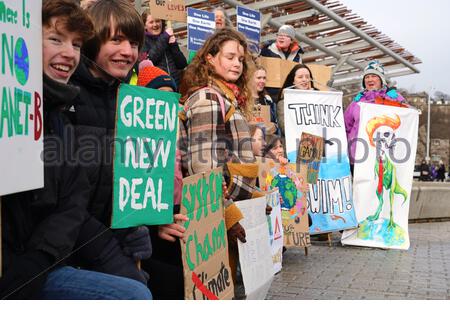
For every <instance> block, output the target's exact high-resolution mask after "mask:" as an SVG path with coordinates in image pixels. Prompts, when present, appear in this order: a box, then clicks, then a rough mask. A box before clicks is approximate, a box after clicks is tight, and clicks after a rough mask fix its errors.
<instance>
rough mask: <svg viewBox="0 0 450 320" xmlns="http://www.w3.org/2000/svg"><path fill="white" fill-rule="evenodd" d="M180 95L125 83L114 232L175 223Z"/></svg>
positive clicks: (121, 91) (118, 140) (120, 103)
mask: <svg viewBox="0 0 450 320" xmlns="http://www.w3.org/2000/svg"><path fill="white" fill-rule="evenodd" d="M178 100H179V94H177V93H172V92H164V91H158V90H153V89H147V88H143V87H136V86H130V85H125V84H123V85H121V86H120V88H119V93H118V99H117V101H118V102H117V112H116V136H115V145H114V148H115V149H114V150H115V152H114V186H113V215H112V223H111V227H112V228H127V227H134V226H140V225H156V224H166V223H172V222H173V212H172V211H173V194H174V192H173V188H174V172H175V170H174V167H175V148H176V137H177V123H178V121H177V119H178V118H177V117H178V108H179V104H178Z"/></svg>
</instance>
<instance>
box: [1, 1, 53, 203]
mask: <svg viewBox="0 0 450 320" xmlns="http://www.w3.org/2000/svg"><path fill="white" fill-rule="evenodd" d="M0 41H1V44H0V50H1V59H0V64H1V66H0V70H1V73H0V150H1V154H2V156H1V157H0V177H1V180H0V196H1V195H5V194H9V193H15V192H20V191H26V190H32V189H38V188H42V187H43V186H44V166H43V161H42V159H41V154H42V152H43V140H42V134H43V132H42V128H43V123H42V120H43V119H42V114H43V111H42V22H41V1H40V0H33V1H32V0H21V1H19V0H2V1H0Z"/></svg>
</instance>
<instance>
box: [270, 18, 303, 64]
mask: <svg viewBox="0 0 450 320" xmlns="http://www.w3.org/2000/svg"><path fill="white" fill-rule="evenodd" d="M303 53H304V52H303V49H302V48H301V47H300V45H299V44H298V42H297V41H296V40H295V29H294V27H293V26H291V25H288V24H285V25H282V26H281V27H280V29H278V33H277V38H276V40H275V41H271V42H269V43H267V44H266V45H265V46H264V47H263V48H262V49H261V56H263V57H271V58H280V59H283V60H290V61H294V62H299V63H301V62H302V58H301V54H303Z"/></svg>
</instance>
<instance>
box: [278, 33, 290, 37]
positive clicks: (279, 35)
mask: <svg viewBox="0 0 450 320" xmlns="http://www.w3.org/2000/svg"><path fill="white" fill-rule="evenodd" d="M277 37H278V38H289V36H288V35H285V34H277Z"/></svg>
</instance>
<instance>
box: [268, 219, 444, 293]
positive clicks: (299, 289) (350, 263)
mask: <svg viewBox="0 0 450 320" xmlns="http://www.w3.org/2000/svg"><path fill="white" fill-rule="evenodd" d="M409 235H410V240H411V246H410V249H409V250H408V251H398V250H382V249H371V248H359V247H347V246H346V247H342V245H341V244H340V241H339V239H340V234H339V233H336V234H333V245H332V247H331V248H330V247H328V245H327V243H326V242H325V243H324V242H318V241H312V244H313V246H312V247H310V248H309V254H308V256H305V253H304V250H297V249H289V250H288V251H287V252H285V254H284V256H283V269H282V271H281V272H280V273H279V274H277V275H276V276H275V279H274V281H273V283H272V286H271V288H270V291H269V294H268V296H267V299H272V300H278V299H286V300H289V299H376V300H379V299H450V222H438V223H422V224H410V225H409Z"/></svg>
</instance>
